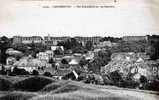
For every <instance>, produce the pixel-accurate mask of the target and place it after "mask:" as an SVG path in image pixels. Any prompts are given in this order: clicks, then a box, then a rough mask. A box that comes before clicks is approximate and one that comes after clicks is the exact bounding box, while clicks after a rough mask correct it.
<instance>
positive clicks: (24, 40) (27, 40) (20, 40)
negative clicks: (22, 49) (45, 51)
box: [13, 36, 43, 44]
mask: <svg viewBox="0 0 159 100" xmlns="http://www.w3.org/2000/svg"><path fill="white" fill-rule="evenodd" d="M31 43H35V44H41V43H43V39H42V37H40V36H30V37H22V36H14V37H13V44H31Z"/></svg>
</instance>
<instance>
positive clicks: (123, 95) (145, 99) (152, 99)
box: [0, 77, 159, 100]
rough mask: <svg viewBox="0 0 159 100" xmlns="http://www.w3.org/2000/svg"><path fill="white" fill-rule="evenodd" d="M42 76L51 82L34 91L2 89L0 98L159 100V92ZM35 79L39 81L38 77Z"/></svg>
mask: <svg viewBox="0 0 159 100" xmlns="http://www.w3.org/2000/svg"><path fill="white" fill-rule="evenodd" d="M41 78H42V79H43V80H44V79H45V80H50V83H49V84H48V85H46V84H44V86H41V87H43V88H42V89H39V90H37V91H34V92H31V91H28V89H26V90H27V91H26V90H23V91H21V90H18V91H15V90H14V91H13V90H10V91H8V92H6V91H1V92H0V100H158V98H159V95H158V94H159V93H158V92H153V91H143V90H136V89H126V88H118V87H115V86H101V85H93V84H85V83H81V82H75V81H65V80H61V81H57V80H56V81H55V80H54V79H51V78H45V77H41ZM33 79H34V77H31V78H28V79H24V80H21V81H19V83H12V84H13V86H14V84H22V83H23V81H24V82H25V81H26V80H31V81H32V82H34V80H33ZM35 79H36V81H37V78H35ZM17 87H18V86H17ZM19 88H21V86H20V87H19ZM23 89H24V88H23Z"/></svg>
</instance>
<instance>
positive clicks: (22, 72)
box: [12, 67, 29, 75]
mask: <svg viewBox="0 0 159 100" xmlns="http://www.w3.org/2000/svg"><path fill="white" fill-rule="evenodd" d="M12 74H14V75H29V72H27V71H26V70H25V69H19V68H17V67H15V68H14V69H13V72H12Z"/></svg>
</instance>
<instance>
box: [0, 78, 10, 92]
mask: <svg viewBox="0 0 159 100" xmlns="http://www.w3.org/2000/svg"><path fill="white" fill-rule="evenodd" d="M12 84H13V83H12V82H11V81H9V80H8V79H6V78H2V77H0V91H8V90H10V88H11V86H12Z"/></svg>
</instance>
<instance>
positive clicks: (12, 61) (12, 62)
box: [6, 57, 16, 65]
mask: <svg viewBox="0 0 159 100" xmlns="http://www.w3.org/2000/svg"><path fill="white" fill-rule="evenodd" d="M15 62H16V58H14V57H8V58H7V59H6V64H7V65H13V64H14V63H15Z"/></svg>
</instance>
